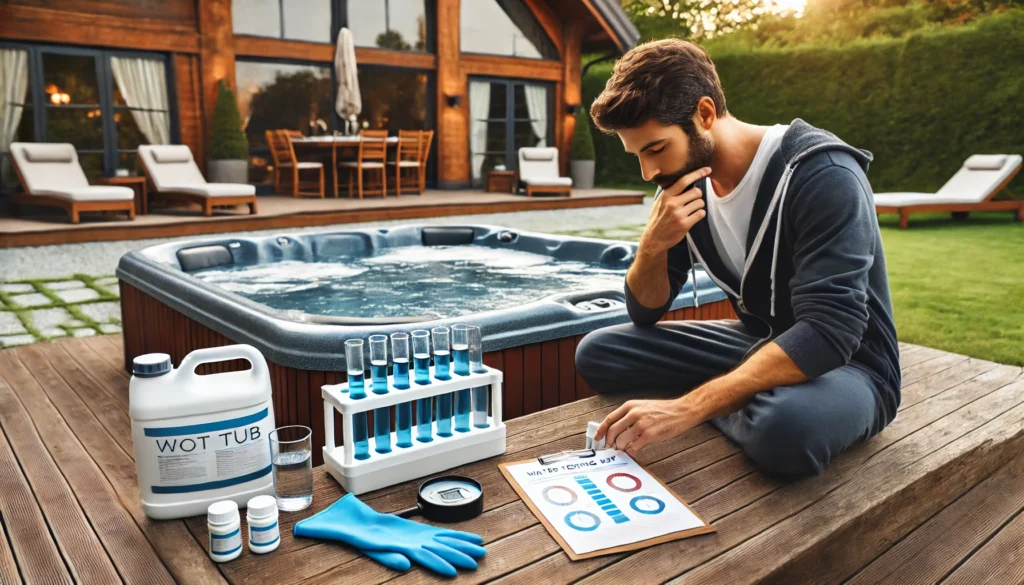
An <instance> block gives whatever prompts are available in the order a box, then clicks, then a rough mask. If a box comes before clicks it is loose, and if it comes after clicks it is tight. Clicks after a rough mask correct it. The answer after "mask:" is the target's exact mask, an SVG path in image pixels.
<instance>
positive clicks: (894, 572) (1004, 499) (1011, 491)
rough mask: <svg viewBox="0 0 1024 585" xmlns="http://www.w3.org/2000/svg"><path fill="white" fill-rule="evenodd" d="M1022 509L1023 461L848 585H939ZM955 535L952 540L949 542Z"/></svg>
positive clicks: (932, 521)
mask: <svg viewBox="0 0 1024 585" xmlns="http://www.w3.org/2000/svg"><path fill="white" fill-rule="evenodd" d="M1021 510H1024V457H1018V458H1017V459H1015V460H1013V461H1011V462H1010V463H1009V464H1008V465H1006V466H1005V467H1003V468H1002V469H1000V470H999V471H997V472H996V473H994V474H992V476H991V477H989V478H988V479H986V480H985V481H983V482H981V483H980V484H978V486H977V487H975V488H974V489H972V490H971V491H969V492H967V494H965V495H964V496H963V497H962V498H960V499H959V500H957V501H956V502H954V503H953V504H952V505H950V506H949V507H947V508H945V509H944V510H942V511H941V512H939V513H938V514H936V515H935V516H934V517H932V518H931V519H929V520H928V521H927V522H925V523H924V524H922V525H921V526H920V527H918V528H917V529H916V530H914V532H912V533H910V534H909V535H908V536H907V537H906V538H904V539H903V540H901V541H900V542H899V543H897V544H896V545H895V546H893V547H892V548H890V549H889V550H888V551H886V552H885V553H884V554H883V555H882V556H880V557H879V558H877V559H875V560H874V561H873V562H872V563H871V564H869V565H868V566H867V567H864V568H863V569H862V570H861V571H860V572H858V573H857V574H856V575H855V576H854V577H853V578H852V579H850V580H849V581H848V582H847V585H898V584H904V585H906V584H908V583H937V582H939V581H940V580H941V579H942V578H943V577H945V576H946V575H948V574H950V573H951V572H952V571H953V570H954V569H956V568H957V565H959V564H960V563H961V561H962V560H963V559H965V558H968V557H969V556H971V554H972V553H973V551H974V550H975V549H976V548H978V547H980V546H981V545H982V544H984V543H985V541H986V540H988V539H989V538H990V537H991V536H992V535H993V534H995V533H996V532H998V531H999V529H1000V528H1001V527H1002V526H1003V525H1004V524H1006V523H1007V522H1009V521H1010V520H1011V519H1012V518H1013V517H1014V516H1016V515H1017V514H1019V513H1020V511H1021ZM951 534H955V535H956V538H949V535H951Z"/></svg>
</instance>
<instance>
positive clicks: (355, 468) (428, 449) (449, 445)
mask: <svg viewBox="0 0 1024 585" xmlns="http://www.w3.org/2000/svg"><path fill="white" fill-rule="evenodd" d="M477 368H479V370H478V371H474V372H472V373H470V374H469V375H468V376H459V375H455V374H452V377H451V379H450V380H439V379H437V378H435V377H434V375H433V371H431V378H430V384H417V383H416V382H415V381H414V380H413V379H412V378H413V376H412V372H410V376H409V377H410V380H409V388H408V389H405V390H400V389H398V388H395V386H394V376H391V375H389V376H388V392H387V394H375V393H373V391H372V390H371V389H370V388H371V384H370V380H369V379H367V381H366V386H367V394H366V396H365V397H364V398H359V399H353V398H352V397H351V396H349V392H348V384H347V383H345V384H334V385H330V384H329V385H325V386H323V388H322V394H323V398H324V430H325V436H326V441H325V442H326V444H325V445H324V449H323V454H324V466H326V468H327V472H328V473H330V474H331V476H333V477H334V479H336V480H337V481H338V483H340V484H341V485H342V487H344V488H345V490H346V491H347V492H350V493H353V494H357V495H358V494H362V493H365V492H369V491H373V490H376V489H380V488H383V487H387V486H390V485H394V484H397V483H402V482H404V481H409V480H412V479H418V478H421V477H424V476H426V475H430V474H431V473H437V472H439V471H444V470H446V469H450V468H452V467H457V466H459V465H464V464H466V463H471V462H473V461H479V460H480V459H486V458H488V457H494V456H496V455H501V454H503V453H504V452H505V423H504V422H503V421H502V418H501V404H502V402H501V381H502V374H501V371H500V370H496V369H494V368H491V367H489V366H483V367H482V368H480V367H479V366H477ZM480 387H489V390H490V392H489V393H490V400H489V403H490V406H491V413H490V415H489V416H488V417H487V423H488V424H487V426H486V427H483V428H481V427H477V426H475V425H472V424H471V425H470V428H469V430H468V431H457V430H454V429H453V431H452V434H451V436H449V437H442V436H440V435H438V434H437V430H438V429H437V421H436V420H435V421H433V422H432V423H431V425H432V427H431V429H432V437H433V440H432V441H431V442H429V443H424V442H420V441H419V440H418V439H417V438H416V437H415V433H416V425H415V424H413V427H412V431H413V433H414V437H413V440H412V446H411V447H398V446H397V445H398V437H397V432H396V431H392V432H391V452H390V453H377V452H376V451H374V450H373V447H372V446H371V447H370V457H369V458H368V459H363V460H358V459H356V458H355V440H354V438H353V435H352V428H353V423H352V417H353V415H355V414H357V413H361V412H372V411H373V410H374V409H377V408H387V407H391V406H395V405H398V404H402V403H404V402H409V403H411V404H412V406H413V409H414V410H415V404H416V401H417V400H420V399H424V398H433V397H434V396H438V395H442V394H449V393H454V392H457V391H459V390H470V389H472V388H480ZM336 410H337V411H338V412H340V413H341V419H342V439H343V442H342V444H341V445H336V444H335V431H334V411H336ZM392 420H394V417H392ZM370 440H371V441H372V440H373V434H372V429H371V433H370Z"/></svg>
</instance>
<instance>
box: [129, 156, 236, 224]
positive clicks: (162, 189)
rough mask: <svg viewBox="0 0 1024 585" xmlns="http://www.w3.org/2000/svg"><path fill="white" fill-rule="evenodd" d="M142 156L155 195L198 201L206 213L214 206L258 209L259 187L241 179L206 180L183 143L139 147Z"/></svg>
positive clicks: (211, 211)
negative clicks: (242, 206) (242, 181)
mask: <svg viewBox="0 0 1024 585" xmlns="http://www.w3.org/2000/svg"><path fill="white" fill-rule="evenodd" d="M139 160H140V161H142V168H143V169H144V170H145V171H146V176H147V177H149V180H150V182H151V183H152V184H153V197H154V198H155V199H165V200H168V201H183V202H187V203H198V204H199V205H200V206H201V207H202V208H203V215H206V216H207V217H209V216H211V215H213V208H214V207H228V206H235V205H248V206H249V213H252V214H255V213H256V187H254V186H252V185H246V184H242V183H207V182H206V179H205V178H204V177H203V173H201V172H199V167H197V166H196V162H195V160H193V159H192V151H191V150H190V149H189V147H188V146H185V145H184V144H162V145H151V144H147V145H145V146H140V147H139Z"/></svg>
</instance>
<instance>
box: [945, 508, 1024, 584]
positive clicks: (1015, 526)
mask: <svg viewBox="0 0 1024 585" xmlns="http://www.w3.org/2000/svg"><path fill="white" fill-rule="evenodd" d="M981 583H986V584H991V585H1019V584H1020V583H1024V515H1020V514H1018V515H1017V517H1015V518H1014V519H1013V520H1012V521H1011V522H1010V523H1009V524H1007V525H1006V527H1005V528H1003V529H1002V530H1000V531H999V534H997V535H996V536H995V537H993V538H992V540H990V541H989V542H988V543H986V544H985V546H983V547H982V548H981V549H980V550H978V552H976V553H974V555H973V556H971V558H969V559H967V562H965V563H964V564H963V565H960V567H959V568H958V569H957V570H956V571H954V572H953V574H951V575H950V576H949V577H948V578H947V579H945V580H943V581H942V585H979V584H981Z"/></svg>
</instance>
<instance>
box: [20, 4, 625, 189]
mask: <svg viewBox="0 0 1024 585" xmlns="http://www.w3.org/2000/svg"><path fill="white" fill-rule="evenodd" d="M341 27H348V28H349V29H350V30H351V31H352V33H353V37H354V40H355V43H356V46H357V48H356V59H357V61H358V63H359V66H358V68H359V81H360V86H361V91H362V101H363V112H362V115H361V116H360V120H359V125H361V126H365V127H369V128H387V129H388V130H390V131H392V132H393V133H395V132H397V130H398V129H420V128H428V129H434V130H436V131H437V132H436V139H435V141H434V152H433V153H432V155H431V157H432V158H431V165H430V167H431V168H430V175H431V182H433V183H434V184H436V185H438V186H440V187H444V188H458V187H466V186H470V185H472V184H479V183H480V182H481V180H482V178H483V176H484V174H485V172H486V170H488V169H490V168H492V167H494V166H495V165H506V166H507V167H508V168H514V166H515V164H516V157H515V151H516V149H518V148H519V147H521V146H534V145H557V146H558V147H559V148H560V151H561V155H562V158H563V160H562V161H561V164H562V167H563V169H566V168H567V165H568V154H569V153H568V151H569V145H570V142H571V136H572V133H573V128H574V124H575V120H574V116H573V113H574V112H575V109H576V108H578V107H579V104H580V67H581V63H580V60H581V54H607V53H609V52H623V51H625V50H627V49H628V48H630V47H631V46H632V45H633V44H634V43H635V42H636V40H637V36H638V35H637V31H636V29H635V28H634V27H633V26H632V24H630V23H629V21H628V20H627V19H626V16H625V14H624V13H623V12H622V10H621V8H620V7H619V4H618V2H617V1H616V0H462V1H460V0H233V1H231V0H167V1H164V2H147V1H143V0H63V1H62V2H60V3H55V2H47V1H43V0H9V1H7V2H4V3H2V4H0V90H2V91H0V96H2V97H3V98H4V100H5V102H6V103H4V104H2V105H3V107H2V108H0V157H2V158H3V178H2V181H3V186H4V190H11V189H12V188H13V187H14V186H15V185H16V184H17V179H16V177H14V175H13V172H12V170H11V167H10V164H9V161H8V160H7V157H6V150H7V148H8V146H9V145H10V144H11V142H16V141H45V142H71V143H72V144H74V145H75V146H76V148H77V149H78V152H79V155H80V158H81V162H82V166H83V167H84V168H85V169H86V172H87V173H88V174H90V175H101V174H104V175H113V174H115V171H116V170H117V169H128V170H129V172H132V171H134V170H135V169H137V161H136V149H137V147H138V146H139V145H140V144H147V143H182V144H186V145H188V146H189V147H190V148H191V149H192V152H193V153H194V154H195V158H196V159H197V160H198V161H201V164H203V163H204V162H205V160H206V155H205V151H206V150H207V145H208V139H209V136H208V134H209V131H210V126H211V118H212V114H213V109H214V103H215V100H216V93H217V85H218V82H219V81H220V80H224V81H225V82H227V84H228V85H229V87H231V88H233V89H234V90H235V91H236V98H237V101H238V106H239V110H240V113H241V115H242V119H243V124H244V126H245V130H246V133H247V136H248V139H249V144H250V181H251V182H253V183H256V184H260V183H266V182H267V181H268V180H269V179H268V173H267V170H266V166H267V162H268V160H269V156H268V150H267V146H266V144H265V141H264V130H266V129H269V128H292V129H295V130H299V131H301V132H302V133H303V134H318V133H330V132H331V131H333V130H335V129H339V128H341V125H342V121H341V120H340V119H338V117H337V116H336V115H335V114H334V85H335V84H334V80H333V66H332V62H333V59H334V52H335V46H334V43H333V41H334V40H335V39H336V38H337V34H338V31H339V30H340V29H341ZM563 172H565V170H563Z"/></svg>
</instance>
